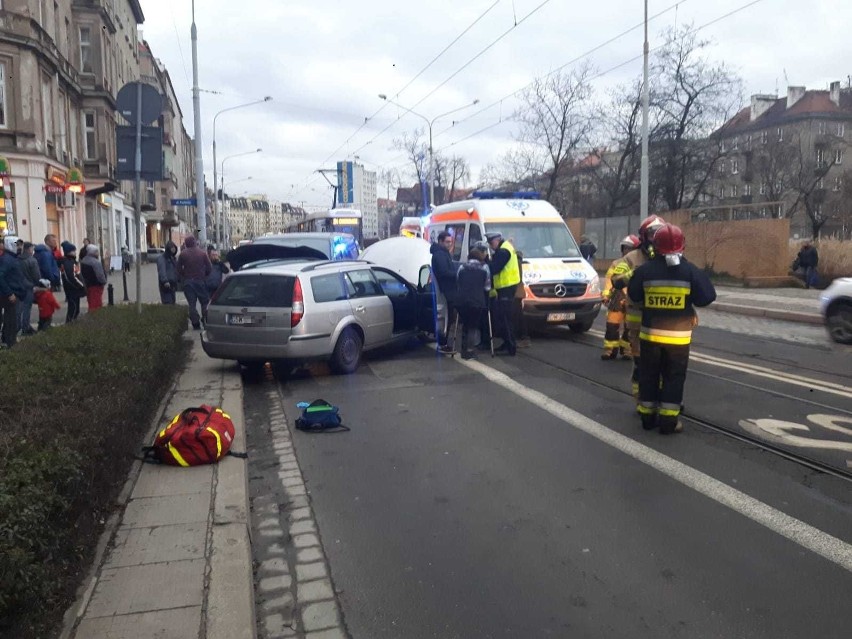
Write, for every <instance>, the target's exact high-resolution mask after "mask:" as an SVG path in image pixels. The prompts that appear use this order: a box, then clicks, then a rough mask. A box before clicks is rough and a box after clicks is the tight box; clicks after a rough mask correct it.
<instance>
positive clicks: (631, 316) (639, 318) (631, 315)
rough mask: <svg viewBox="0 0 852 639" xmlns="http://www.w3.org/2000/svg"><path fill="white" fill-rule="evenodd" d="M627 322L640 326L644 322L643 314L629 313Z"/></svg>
mask: <svg viewBox="0 0 852 639" xmlns="http://www.w3.org/2000/svg"><path fill="white" fill-rule="evenodd" d="M627 321H628V322H631V323H633V324H639V323H640V322H641V321H642V314H641V313H639V314H638V315H637V314H636V313H628V314H627Z"/></svg>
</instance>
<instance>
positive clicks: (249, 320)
mask: <svg viewBox="0 0 852 639" xmlns="http://www.w3.org/2000/svg"><path fill="white" fill-rule="evenodd" d="M253 323H254V318H253V317H252V316H251V315H228V324H230V325H231V326H242V325H244V324H253Z"/></svg>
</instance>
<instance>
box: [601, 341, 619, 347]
mask: <svg viewBox="0 0 852 639" xmlns="http://www.w3.org/2000/svg"><path fill="white" fill-rule="evenodd" d="M618 344H619V341H618V340H617V339H605V340H604V348H608V349H612V348H618Z"/></svg>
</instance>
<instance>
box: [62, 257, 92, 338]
mask: <svg viewBox="0 0 852 639" xmlns="http://www.w3.org/2000/svg"><path fill="white" fill-rule="evenodd" d="M59 270H60V272H61V273H62V288H63V289H64V290H65V302H66V304H67V305H68V311H67V312H66V314H65V323H66V324H70V323H71V322H73V321H74V320H76V319H77V318H78V317H79V316H80V300H81V299H83V298H84V297H85V296H86V286H85V284H83V280H82V278H81V276H80V265H79V264H78V263H77V247H76V246H74V245H73V244H71V242H67V241H66V242H62V261H61V262H60V269H59Z"/></svg>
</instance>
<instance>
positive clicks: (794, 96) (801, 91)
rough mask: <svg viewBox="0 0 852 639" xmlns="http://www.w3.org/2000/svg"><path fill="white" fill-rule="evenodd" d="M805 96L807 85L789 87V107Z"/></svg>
mask: <svg viewBox="0 0 852 639" xmlns="http://www.w3.org/2000/svg"><path fill="white" fill-rule="evenodd" d="M803 97H805V87H787V108H788V109H789V108H790V107H791V106H793V105H794V104H796V102H798V101H799V100H801V99H802V98H803Z"/></svg>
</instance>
